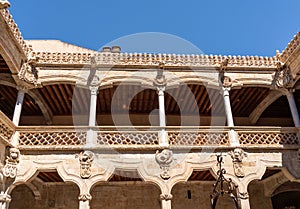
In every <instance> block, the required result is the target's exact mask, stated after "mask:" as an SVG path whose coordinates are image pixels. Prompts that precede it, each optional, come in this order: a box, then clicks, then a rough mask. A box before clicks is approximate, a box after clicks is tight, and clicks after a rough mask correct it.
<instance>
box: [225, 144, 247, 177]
mask: <svg viewBox="0 0 300 209" xmlns="http://www.w3.org/2000/svg"><path fill="white" fill-rule="evenodd" d="M229 155H230V156H231V158H232V162H233V170H234V174H235V175H236V176H237V177H238V178H243V177H245V172H244V169H243V159H244V158H245V157H247V153H246V152H244V150H242V149H241V148H235V149H234V150H233V151H230V152H229Z"/></svg>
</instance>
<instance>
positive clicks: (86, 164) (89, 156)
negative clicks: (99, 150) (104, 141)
mask: <svg viewBox="0 0 300 209" xmlns="http://www.w3.org/2000/svg"><path fill="white" fill-rule="evenodd" d="M94 156H95V155H94V153H93V152H91V151H84V152H81V153H80V154H78V155H76V156H75V157H76V158H79V162H80V176H81V178H83V179H87V178H89V177H90V176H91V174H92V172H91V166H92V162H93V160H94Z"/></svg>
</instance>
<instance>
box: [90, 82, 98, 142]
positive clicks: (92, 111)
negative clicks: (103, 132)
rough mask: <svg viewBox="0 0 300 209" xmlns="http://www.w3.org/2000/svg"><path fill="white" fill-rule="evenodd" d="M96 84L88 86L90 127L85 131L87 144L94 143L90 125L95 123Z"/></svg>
mask: <svg viewBox="0 0 300 209" xmlns="http://www.w3.org/2000/svg"><path fill="white" fill-rule="evenodd" d="M98 88H99V87H98V86H90V91H91V100H90V114H89V126H90V129H89V130H88V132H87V145H88V146H89V145H90V146H93V145H94V135H95V133H94V131H93V129H92V128H91V127H93V126H95V125H96V116H97V109H96V107H97V94H98Z"/></svg>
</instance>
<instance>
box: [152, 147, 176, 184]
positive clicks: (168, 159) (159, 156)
mask: <svg viewBox="0 0 300 209" xmlns="http://www.w3.org/2000/svg"><path fill="white" fill-rule="evenodd" d="M155 160H156V162H157V163H158V164H159V166H160V168H161V169H162V173H161V174H160V176H161V178H163V179H169V178H170V174H169V169H170V165H171V163H172V162H173V152H172V151H171V150H169V149H164V150H162V151H161V152H159V151H158V150H157V151H156V154H155Z"/></svg>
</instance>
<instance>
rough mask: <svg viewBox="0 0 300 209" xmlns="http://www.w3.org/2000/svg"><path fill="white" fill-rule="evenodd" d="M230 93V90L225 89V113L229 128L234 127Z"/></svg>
mask: <svg viewBox="0 0 300 209" xmlns="http://www.w3.org/2000/svg"><path fill="white" fill-rule="evenodd" d="M229 91H230V88H223V97H224V105H225V113H226V119H227V126H229V127H234V122H233V116H232V111H231V105H230V98H229Z"/></svg>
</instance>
